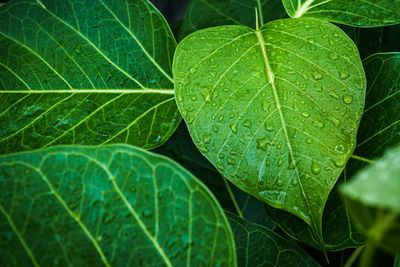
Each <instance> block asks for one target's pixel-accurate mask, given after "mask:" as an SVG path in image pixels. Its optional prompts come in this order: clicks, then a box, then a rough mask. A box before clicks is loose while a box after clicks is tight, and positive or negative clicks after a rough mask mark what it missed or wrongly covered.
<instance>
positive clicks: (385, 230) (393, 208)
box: [340, 147, 400, 254]
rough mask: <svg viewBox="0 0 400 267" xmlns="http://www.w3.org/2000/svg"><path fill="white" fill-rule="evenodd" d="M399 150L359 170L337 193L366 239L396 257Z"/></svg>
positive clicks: (399, 230) (398, 245)
mask: <svg viewBox="0 0 400 267" xmlns="http://www.w3.org/2000/svg"><path fill="white" fill-rule="evenodd" d="M399 162H400V147H397V148H395V149H393V150H391V151H389V152H388V153H386V154H385V156H384V157H383V158H382V159H380V160H379V161H377V162H375V163H372V164H371V165H369V166H368V167H367V168H365V169H363V170H361V171H360V172H359V173H358V174H357V175H356V176H355V177H354V178H353V179H352V180H351V181H350V182H348V183H346V184H345V185H342V186H341V187H340V191H341V193H342V194H343V196H344V198H345V202H346V207H347V208H348V210H349V211H350V214H351V215H352V216H354V218H355V219H356V222H357V224H358V225H359V226H360V228H361V230H362V231H363V232H364V233H365V235H366V236H367V238H368V239H369V240H370V241H372V242H373V243H374V244H378V245H379V246H380V247H382V248H383V249H384V250H386V251H388V252H391V253H394V254H396V253H400V194H399V192H400V164H399Z"/></svg>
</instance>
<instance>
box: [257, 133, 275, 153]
mask: <svg viewBox="0 0 400 267" xmlns="http://www.w3.org/2000/svg"><path fill="white" fill-rule="evenodd" d="M267 145H270V146H272V141H271V140H270V138H269V137H268V136H265V137H264V138H263V139H257V148H258V149H262V150H264V151H267Z"/></svg>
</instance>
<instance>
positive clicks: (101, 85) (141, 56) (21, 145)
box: [0, 0, 180, 153]
mask: <svg viewBox="0 0 400 267" xmlns="http://www.w3.org/2000/svg"><path fill="white" fill-rule="evenodd" d="M77 10H80V11H81V12H78V11H77ZM0 12H1V13H2V16H1V25H2V26H1V28H0V40H1V42H2V46H1V48H2V49H3V50H2V53H1V55H2V56H1V57H0V77H1V78H2V79H1V82H0V95H1V96H2V100H1V101H2V102H1V103H2V106H6V108H4V109H2V110H1V111H0V114H1V115H2V116H1V117H0V123H1V125H2V128H5V129H6V130H4V131H3V132H2V133H1V134H0V139H3V142H1V147H2V149H1V151H0V153H7V152H15V151H23V150H26V149H37V148H41V147H46V145H47V144H48V143H50V142H53V143H60V141H61V140H62V142H61V143H62V144H88V145H90V144H91V145H97V144H101V143H106V142H114V141H118V142H125V143H127V142H128V143H130V144H135V145H137V146H141V147H143V148H146V149H151V148H154V147H157V146H159V145H160V144H162V143H163V142H165V141H166V140H167V139H168V138H169V137H170V136H171V134H172V133H173V131H174V130H175V129H176V127H177V125H178V124H179V122H180V116H179V114H178V111H177V109H176V106H175V105H174V103H173V101H166V100H167V95H168V94H169V95H171V96H173V94H174V91H173V83H172V78H171V75H172V74H171V64H172V54H173V52H174V50H175V47H176V41H175V39H174V37H173V35H172V33H171V30H170V29H169V27H168V24H167V23H166V22H165V19H164V18H163V17H162V15H161V14H160V13H159V12H158V11H157V10H156V9H155V8H154V7H153V6H152V5H151V4H150V3H149V2H148V1H147V0H146V1H145V0H140V1H130V0H127V1H125V2H124V4H123V5H116V4H115V3H113V2H112V1H99V2H92V1H75V0H74V1H69V2H68V3H65V2H64V1H18V0H14V1H10V2H9V3H8V4H7V5H5V6H3V7H2V9H1V11H0ZM84 14H87V15H84ZM26 17H31V19H30V20H27V19H26ZM100 17H101V18H102V19H99V18H100ZM133 17H134V18H135V20H132V18H133ZM143 22H145V24H143ZM37 39H39V41H37ZM62 93H63V94H64V95H62ZM117 93H118V94H117ZM141 93H142V94H141ZM113 94H114V95H113ZM150 94H152V95H153V96H154V97H149V96H150ZM113 96H114V97H115V99H114V100H113V99H112V98H113ZM45 101H48V102H49V103H50V102H51V103H53V106H51V105H49V103H45ZM66 110H70V111H71V113H68V112H66ZM162 113H163V114H162ZM10 118H11V119H10ZM135 121H136V122H135ZM85 124H86V126H85ZM150 126H151V127H150ZM75 129H79V131H76V130H75ZM83 135H86V137H84V136H83ZM89 135H93V136H94V138H90V136H89ZM76 137H77V138H76Z"/></svg>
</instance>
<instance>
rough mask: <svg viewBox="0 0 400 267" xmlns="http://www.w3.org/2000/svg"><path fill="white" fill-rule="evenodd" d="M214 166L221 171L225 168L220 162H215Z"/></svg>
mask: <svg viewBox="0 0 400 267" xmlns="http://www.w3.org/2000/svg"><path fill="white" fill-rule="evenodd" d="M215 166H216V167H217V169H218V170H219V171H221V172H222V171H224V170H225V167H224V165H222V164H221V162H217V164H215Z"/></svg>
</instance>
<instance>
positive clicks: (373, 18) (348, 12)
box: [282, 0, 400, 27]
mask: <svg viewBox="0 0 400 267" xmlns="http://www.w3.org/2000/svg"><path fill="white" fill-rule="evenodd" d="M282 2H283V4H284V6H285V9H286V11H287V13H288V14H289V15H290V17H293V18H300V17H312V18H318V19H323V20H328V21H331V22H337V23H341V24H347V25H352V26H357V27H377V26H385V25H391V24H397V23H400V0H350V1H349V0H282Z"/></svg>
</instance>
